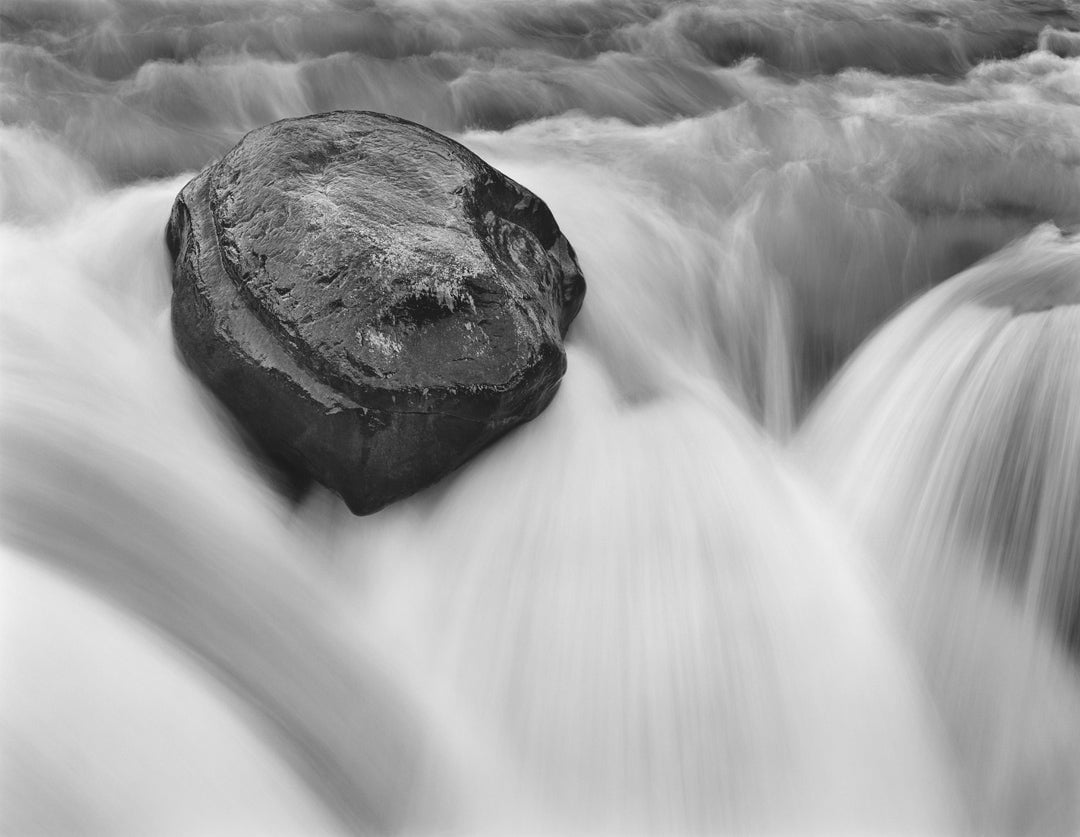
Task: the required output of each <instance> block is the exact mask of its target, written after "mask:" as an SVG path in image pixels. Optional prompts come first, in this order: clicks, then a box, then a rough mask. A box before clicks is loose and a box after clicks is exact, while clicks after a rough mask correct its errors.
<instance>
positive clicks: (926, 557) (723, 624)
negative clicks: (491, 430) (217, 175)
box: [0, 0, 1080, 837]
mask: <svg viewBox="0 0 1080 837" xmlns="http://www.w3.org/2000/svg"><path fill="white" fill-rule="evenodd" d="M346 108H354V109H368V110H376V111H380V112H386V113H391V114H394V115H397V116H400V117H403V118H406V119H410V120H414V121H417V122H420V123H422V124H424V125H428V126H430V127H432V128H434V129H436V130H439V131H442V132H444V133H447V134H448V135H450V136H452V137H453V138H455V139H457V140H458V141H460V142H462V143H463V144H465V145H466V146H467V147H468V148H470V149H471V150H473V151H474V152H476V153H477V154H479V155H480V156H481V157H483V158H484V159H485V160H486V161H488V162H489V163H491V164H492V165H494V166H495V167H496V168H498V169H500V170H501V171H503V172H505V173H506V174H507V175H509V176H510V177H512V178H514V179H515V180H517V181H518V182H520V183H521V184H523V185H524V186H526V187H528V188H529V189H531V190H532V191H533V192H535V193H536V194H537V195H538V196H540V197H541V198H542V199H543V200H544V201H545V202H546V203H547V204H548V206H549V207H550V208H551V210H552V213H553V214H554V216H555V218H556V220H557V221H558V223H559V225H560V227H561V229H562V231H563V232H564V233H565V235H566V236H567V238H568V239H569V240H570V241H571V243H572V244H573V246H574V248H575V250H576V252H577V254H578V257H579V260H580V264H581V268H582V271H583V273H584V275H585V277H586V279H587V282H588V293H587V297H586V300H585V304H584V307H583V309H582V311H581V314H580V315H579V316H578V318H577V320H576V321H575V322H574V323H573V325H572V327H571V329H570V332H569V335H568V340H567V354H568V371H567V374H566V377H565V378H564V380H563V383H562V386H561V389H560V391H559V393H558V395H557V396H556V398H555V400H554V402H553V403H552V404H551V406H550V407H549V408H548V409H547V410H546V411H545V412H544V413H543V414H542V415H541V416H540V417H539V418H537V419H535V420H534V421H532V422H530V423H528V424H527V425H525V426H522V427H520V428H519V429H517V430H515V431H514V432H512V433H511V434H510V435H508V436H507V437H505V438H504V439H502V440H500V441H499V442H498V443H497V444H495V445H493V446H492V447H491V448H489V449H488V450H486V451H485V452H484V453H483V454H481V455H480V456H478V457H477V458H476V459H475V460H474V461H472V462H471V463H469V464H467V465H466V466H465V467H463V468H461V469H460V470H459V471H457V472H455V473H454V474H452V475H451V476H449V477H447V478H446V479H444V480H443V481H441V482H440V483H438V484H437V485H435V486H433V487H432V488H430V489H428V490H426V491H424V492H421V493H420V494H418V495H416V496H414V497H412V498H409V499H407V500H404V501H401V502H399V503H396V504H394V505H392V506H391V507H389V508H387V509H385V510H383V511H382V512H379V513H378V514H376V515H372V516H369V517H364V518H358V517H354V516H352V515H351V514H349V513H348V511H347V509H345V507H344V505H343V504H342V503H341V501H340V500H339V499H338V498H336V497H334V496H333V495H331V494H329V493H328V492H325V491H322V490H320V489H314V490H312V491H311V492H309V493H307V494H306V495H304V496H302V497H299V498H296V497H285V496H282V495H281V494H280V493H278V492H277V490H276V489H275V487H274V484H273V481H272V480H270V479H269V478H268V475H267V474H266V473H265V472H264V471H263V469H262V466H261V465H260V464H259V463H258V462H256V461H255V460H253V459H252V458H251V456H250V455H249V452H248V449H247V447H246V446H245V444H244V443H243V441H242V439H241V434H240V431H239V430H238V429H237V428H236V427H235V426H234V424H233V423H232V421H231V419H230V418H229V416H228V414H227V413H226V412H225V411H224V410H223V409H222V408H221V407H220V406H219V405H218V404H216V403H215V401H214V400H213V399H212V398H211V397H210V396H209V394H208V393H207V392H205V391H204V390H203V389H202V387H201V385H200V384H199V383H198V382H197V381H196V380H195V379H194V378H193V377H192V376H191V375H190V373H189V372H188V371H187V370H186V368H185V367H184V365H183V363H182V361H181V359H180V358H179V355H178V354H177V351H176V349H175V346H174V343H173V338H172V332H171V323H170V316H169V304H170V295H171V265H170V263H169V258H168V253H167V250H166V247H165V242H164V228H165V224H166V221H167V219H168V216H169V210H170V207H171V204H172V201H173V199H174V198H175V196H176V194H177V192H178V191H179V190H180V189H181V188H182V187H183V185H184V184H185V183H186V182H187V181H188V180H189V179H190V178H191V177H193V176H194V174H195V173H196V172H197V171H198V170H199V168H201V167H202V166H204V165H206V164H208V163H210V162H212V161H213V160H215V159H217V158H218V157H219V156H220V155H221V154H223V153H224V152H225V151H226V150H228V149H229V148H230V147H231V146H232V145H233V144H234V143H235V142H236V141H238V140H239V139H240V137H242V136H243V135H244V133H245V132H247V131H248V130H251V129H253V128H255V127H259V126H261V125H264V124H266V123H269V122H271V121H274V120H276V119H280V118H285V117H292V116H299V115H303V114H308V113H315V112H321V111H326V110H332V109H346ZM0 370H2V371H0V574H2V581H0V832H2V833H4V834H12V835H22V834H80V835H132V836H133V837H134V835H158V834H161V835H165V834H168V835H193V837H194V836H195V835H199V836H200V837H201V835H222V837H225V835H270V834H279V835H316V834H320V835H330V834H388V833H395V834H405V835H445V834H461V835H557V834H559V835H562V834H576V835H600V834H606V835H626V834H641V835H644V834H664V835H674V834H822V835H840V834H851V835H856V834H918V835H927V834H942V835H944V834H970V835H984V834H1048V835H1064V834H1078V833H1080V6H1077V5H1076V4H1075V2H1072V0H1011V1H1007V0H951V1H950V2H945V0H918V2H916V0H859V2H850V3H849V2H840V0H792V2H780V0H725V1H724V2H707V0H677V1H673V2H660V0H528V1H527V0H475V1H474V2H466V0H443V1H442V2H419V0H307V1H306V2H302V3H301V2H285V0H281V1H280V2H254V0H217V2H203V3H194V2H186V0H0Z"/></svg>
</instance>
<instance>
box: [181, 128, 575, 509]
mask: <svg viewBox="0 0 1080 837" xmlns="http://www.w3.org/2000/svg"><path fill="white" fill-rule="evenodd" d="M166 237H167V242H168V245H169V251H170V252H171V253H172V256H173V259H174V262H175V264H174V270H173V292H174V293H173V306H172V317H173V325H174V329H175V333H176V340H177V343H178V345H179V347H180V350H181V352H182V354H183V356H184V358H185V359H186V361H187V363H188V364H189V365H190V367H191V368H192V369H193V370H194V372H195V373H196V375H197V376H198V377H199V378H200V379H201V380H202V381H203V382H204V383H205V384H206V385H207V386H208V387H209V388H210V389H211V390H212V391H213V392H214V393H215V394H216V395H217V397H218V398H219V399H220V400H221V401H222V402H223V403H224V404H225V405H226V406H227V407H228V408H229V410H230V411H231V412H232V413H233V414H234V415H235V416H236V418H237V419H238V420H239V422H240V423H241V425H242V426H243V427H244V428H245V429H246V430H247V431H248V432H249V433H250V434H251V435H252V437H253V438H254V439H255V440H256V441H257V442H258V443H259V444H260V445H261V446H262V447H263V448H264V449H265V450H266V451H267V452H268V453H269V454H270V455H271V456H272V457H273V458H274V459H275V460H276V461H277V462H278V463H279V464H281V465H283V466H284V467H285V468H286V469H287V470H288V471H290V472H291V473H292V474H294V475H296V476H299V477H303V476H305V475H306V476H310V477H312V478H314V479H316V480H318V481H319V482H321V483H323V484H325V485H327V486H328V487H330V488H331V489H333V490H334V491H336V492H338V493H339V494H340V495H341V496H342V497H343V498H344V499H345V501H346V503H348V505H349V507H350V508H351V509H352V510H353V511H354V512H356V513H359V514H363V513H368V512H372V511H375V510H377V509H379V508H380V507H382V506H384V505H386V504H387V503H389V502H391V501H393V500H395V499H397V498H400V497H403V496H405V495H407V494H410V493H412V492H414V491H416V490H418V489H420V488H422V487H424V486H426V485H428V484H430V483H432V482H434V481H435V480H437V479H439V478H440V477H442V476H443V475H445V474H446V473H447V472H449V471H451V470H452V469H454V468H456V467H457V466H459V465H460V464H461V463H462V462H464V461H465V460H466V459H467V458H469V457H470V456H471V455H473V454H475V453H476V452H477V451H478V450H480V449H481V448H482V447H484V446H485V445H487V444H488V443H490V442H491V441H492V440H494V439H495V438H496V437H498V436H499V435H501V434H502V433H505V432H506V431H507V430H509V429H510V428H512V427H513V426H515V425H516V424H519V423H521V422H523V421H527V420H529V419H531V418H533V417H535V416H536V415H537V414H538V413H539V412H540V411H541V410H542V409H543V408H544V407H545V406H546V405H547V404H548V402H549V401H550V400H551V398H552V397H553V396H554V394H555V390H556V388H557V387H558V384H559V380H560V379H561V377H562V374H563V372H564V371H565V368H566V356H565V353H564V351H563V347H562V338H563V337H564V336H565V334H566V330H567V328H568V326H569V325H570V322H571V320H573V318H574V316H575V315H576V314H577V312H578V310H579V309H580V307H581V303H582V299H583V297H584V293H585V283H584V279H583V278H582V276H581V271H580V269H579V268H578V264H577V260H576V258H575V256H574V251H573V248H572V247H571V246H570V244H569V243H568V242H567V240H566V239H565V238H564V237H563V235H562V234H561V233H560V231H559V228H558V226H557V225H556V224H555V220H554V219H553V218H552V216H551V213H550V212H549V211H548V209H547V207H546V206H545V205H544V203H543V202H542V201H540V200H539V199H538V198H537V197H536V196H535V195H533V194H532V193H531V192H529V191H528V190H526V189H524V188H523V187H521V186H520V185H518V184H517V183H515V182H514V181H512V180H510V179H509V178H507V177H505V176H503V175H502V174H500V173H499V172H498V171H496V170H495V169H493V168H491V167H490V166H489V165H487V164H486V163H484V162H483V161H482V160H481V159H480V158H478V157H477V156H476V155H474V154H472V153H471V152H470V151H468V150H467V149H465V148H464V147H462V146H461V145H459V144H458V143H456V142H453V141H452V140H449V139H447V138H446V137H443V136H441V135H440V134H437V133H435V132H434V131H431V130H428V129H426V128H423V127H421V126H419V125H415V124H412V123H409V122H405V121H403V120H400V119H395V118H392V117H389V116H383V115H380V114H374V113H366V112H351V111H341V112H335V113H329V114H322V115H318V116H310V117H305V118H301V119H289V120H284V121H281V122H276V123H274V124H272V125H269V126H267V127H265V128H261V129H259V130H256V131H253V132H252V133H250V134H248V135H247V136H246V137H245V138H244V139H243V140H241V142H240V143H239V144H238V145H237V146H236V147H235V148H233V149H232V150H231V151H230V152H229V153H228V154H226V156H225V157H224V158H223V159H222V160H221V161H220V162H219V163H217V164H215V165H212V166H210V167H208V168H207V169H205V170H203V171H202V172H201V173H200V174H199V175H198V176H197V177H196V178H195V179H194V180H192V181H191V182H190V183H189V184H188V185H187V186H185V187H184V189H183V191H181V193H180V195H179V196H178V197H177V199H176V203H175V204H174V206H173V210H172V216H171V217H170V219H169V225H168V229H167V235H166Z"/></svg>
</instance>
